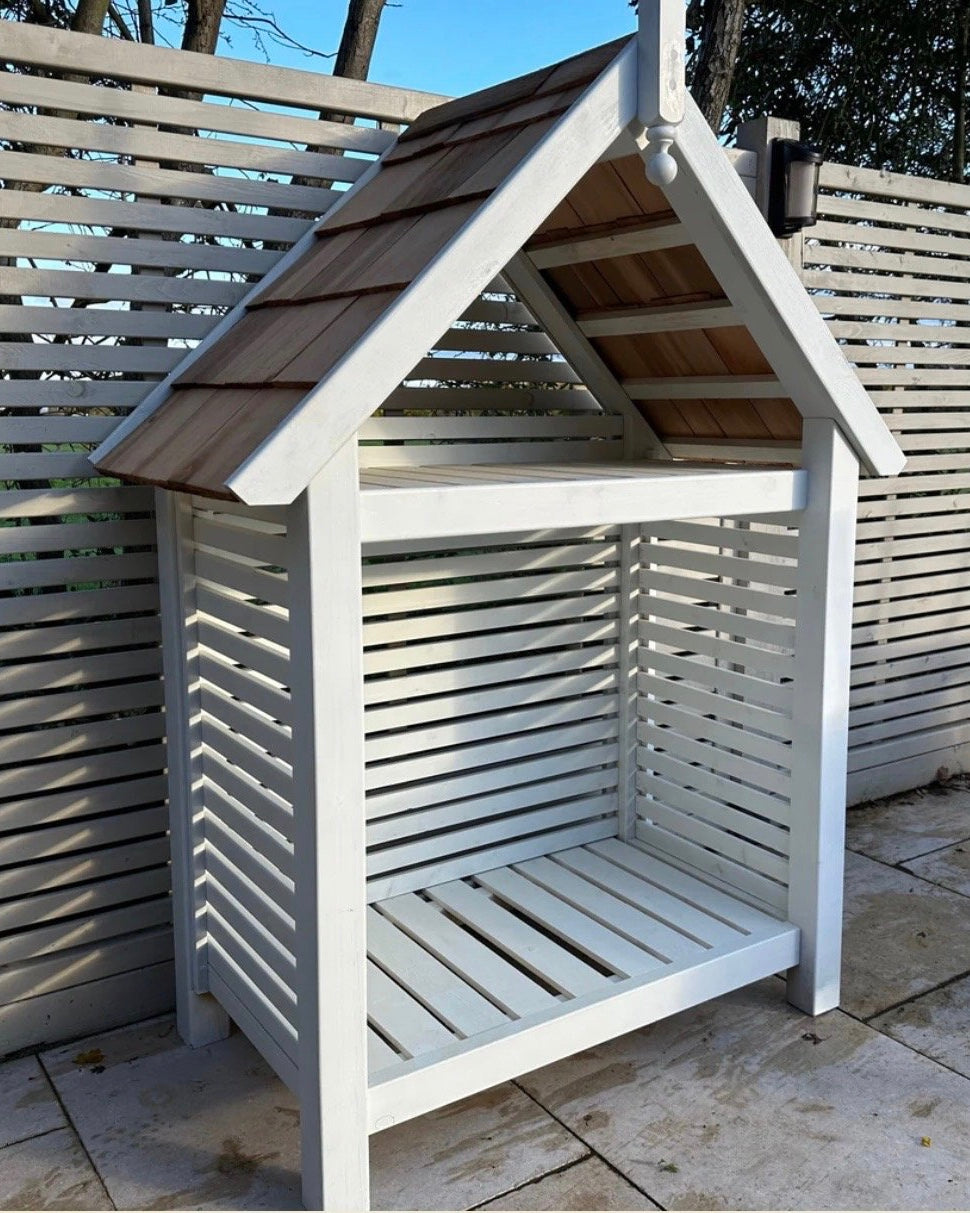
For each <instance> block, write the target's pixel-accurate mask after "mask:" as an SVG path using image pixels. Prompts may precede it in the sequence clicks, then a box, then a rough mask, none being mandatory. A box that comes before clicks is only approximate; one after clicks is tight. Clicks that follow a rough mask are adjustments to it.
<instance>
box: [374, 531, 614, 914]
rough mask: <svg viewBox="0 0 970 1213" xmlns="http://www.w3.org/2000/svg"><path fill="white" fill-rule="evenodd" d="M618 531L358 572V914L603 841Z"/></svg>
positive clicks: (610, 810)
mask: <svg viewBox="0 0 970 1213" xmlns="http://www.w3.org/2000/svg"><path fill="white" fill-rule="evenodd" d="M618 560H619V534H618V532H612V531H610V532H604V531H591V532H578V531H570V532H559V531H557V532H552V533H543V534H531V535H528V534H523V535H518V536H512V537H508V536H503V537H502V538H501V539H496V540H494V541H490V540H489V539H488V538H487V537H486V538H483V539H481V540H478V541H476V546H475V547H473V548H471V547H464V548H462V547H459V548H456V547H455V545H454V541H450V542H449V541H442V542H440V543H438V544H437V545H434V546H430V547H429V546H424V545H423V544H422V545H421V546H420V547H418V546H414V547H401V546H398V547H397V548H396V549H394V550H390V551H387V550H384V549H383V548H382V547H380V546H378V545H375V546H373V547H370V548H368V549H367V550H366V554H365V561H364V612H365V619H364V643H365V646H366V649H365V655H364V668H365V679H366V683H365V702H366V730H367V738H366V753H367V794H368V804H367V807H368V818H369V822H370V825H369V834H368V842H369V859H368V862H369V877H370V896H371V898H372V900H378V899H381V898H385V897H389V896H392V895H395V894H398V893H403V892H406V891H409V890H413V889H417V888H421V887H424V886H425V885H428V884H432V883H435V882H436V881H440V880H446V879H453V878H456V877H459V876H463V875H466V874H468V873H471V872H475V871H482V870H483V869H484V868H486V867H490V866H498V865H499V864H504V863H511V862H513V861H518V860H522V859H527V858H530V857H532V856H537V855H542V854H545V853H547V852H549V851H552V850H556V849H559V848H562V847H565V846H572V845H580V844H582V843H584V842H588V841H590V840H592V839H596V838H604V837H609V836H611V835H613V834H615V833H616V828H617V825H616V812H617V751H618V717H617V710H618V683H617V660H618V651H619V639H620V624H619V619H618V614H619V569H618Z"/></svg>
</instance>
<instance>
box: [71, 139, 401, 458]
mask: <svg viewBox="0 0 970 1213" xmlns="http://www.w3.org/2000/svg"><path fill="white" fill-rule="evenodd" d="M396 148H397V140H396V139H395V140H394V142H393V143H392V144H391V145H390V147H388V148H387V149H386V150H385V151H384V152H382V154H381V156H380V157H379V158H378V159H377V160H375V161H374V163H373V164H372V165H371V166H370V168H368V169H367V171H366V172H365V173H362V174H361V176H360V177H358V178H357V180H356V181H355V182H354V184H353V185H352V186H351V187H350V189H348V190H344V192H343V193H342V194H341V195H340V197H339V198H338V199H337V200H336V201H335V202H334V204H333V205H332V206H331V207H330V208H329V209H328V210H327V211H325V212H324V214H323V215H321V216H320V217H319V218H317V219H311V220H308V227H307V230H306V231H305V232H304V233H303V235H302V236H301V237H300V239H299V240H297V242H296V243H295V244H293V245H291V246H290V247H289V249H287V251H286V252H285V253H284V254H283V256H282V257H280V259H279V261H277V262H276V264H275V265H274V266H273V267H272V268H271V269H269V270H267V272H266V273H265V274H264V275H263V277H262V278H260V280H259V281H258V282H256V283H254V284H253V286H252V288H251V289H250V290H248V291H247V292H246V294H245V295H244V296H243V298H242V299H241V300H240V301H239V302H238V303H237V304H236V306H235V307H234V308H231V309H230V310H229V311H228V312H226V314H225V315H224V316H223V317H222V319H221V320H220V321H219V323H218V324H217V325H216V326H215V328H212V329H210V330H209V332H208V333H206V335H205V336H204V337H203V338H202V340H201V341H200V342H199V344H198V345H197V346H196V347H195V348H194V349H192V350H189V351H187V352H186V355H185V357H184V358H183V359H182V360H181V361H180V362H178V363H176V365H175V366H174V367H173V368H172V369H171V370H170V371H169V373H168V374H167V375H166V376H165V378H164V379H162V380H161V381H160V382H159V383H157V384H156V385H155V387H153V388H152V390H151V391H150V392H149V393H148V395H147V396H146V397H145V399H144V400H143V401H142V402H141V404H139V405H138V407H137V408H135V409H133V410H132V411H131V412H130V413H129V414H128V416H127V417H126V418H125V419H124V420H123V421H121V422H119V423H118V425H116V426H115V428H114V429H113V430H112V431H111V433H110V434H109V435H108V437H107V438H105V440H104V442H102V443H101V445H100V446H99V447H96V448H95V450H93V451H92V452H91V454H90V455H89V456H88V460H89V462H91V463H92V464H94V466H95V467H98V465H99V464H100V463H102V462H103V461H104V460H105V459H106V458H107V457H108V455H109V454H110V453H111V452H112V451H113V450H114V448H115V447H116V446H117V445H118V443H119V442H121V441H122V439H124V438H127V437H128V435H129V434H130V433H131V432H132V430H136V429H138V427H139V426H140V425H141V424H142V422H143V421H147V420H148V418H149V417H150V416H151V415H152V414H153V413H156V412H157V411H158V410H159V409H160V408H161V407H162V405H163V404H164V403H165V401H166V400H168V398H169V396H171V394H172V387H173V385H174V384H175V382H176V380H178V379H181V378H182V376H183V375H184V374H185V372H186V371H187V370H188V369H189V367H190V366H192V365H193V363H195V362H197V361H198V360H199V359H200V358H201V357H202V355H203V354H205V353H206V352H207V351H208V350H210V349H212V347H213V346H214V345H215V344H216V342H217V341H221V340H222V338H223V337H225V335H226V334H227V333H228V332H229V331H230V330H231V329H233V328H235V326H236V325H237V324H238V323H239V321H240V320H242V318H243V317H244V316H245V315H246V310H247V308H248V307H249V305H250V304H251V303H252V302H254V300H256V299H257V298H258V297H259V296H260V295H261V294H262V293H263V291H265V290H267V289H268V288H269V287H270V286H272V284H273V283H274V282H275V281H276V280H277V279H278V278H280V277H281V276H282V275H283V274H285V273H286V271H287V270H288V269H289V268H290V267H291V266H292V265H295V264H296V263H297V261H299V260H300V258H301V257H302V256H303V255H304V253H307V252H309V250H310V249H311V248H313V246H314V244H315V243H316V240H317V229H318V228H319V227H320V224H321V222H322V220H323V219H329V218H330V216H331V215H333V214H334V213H335V212H336V211H339V210H340V208H341V207H342V206H346V204H347V202H348V201H349V199H350V198H351V197H356V195H357V194H358V193H360V191H361V190H362V189H365V188H366V187H367V185H368V184H369V183H370V182H371V181H373V179H374V178H375V177H376V176H377V174H378V173H379V172H380V170H381V164H382V162H383V160H384V158H385V157H386V156H389V155H390V154H391V153H392V152H393V151H395V150H396Z"/></svg>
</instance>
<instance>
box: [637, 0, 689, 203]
mask: <svg viewBox="0 0 970 1213" xmlns="http://www.w3.org/2000/svg"><path fill="white" fill-rule="evenodd" d="M638 13H639V20H638V24H637V119H638V120H639V122H640V123H642V125H643V127H644V128H645V131H644V137H645V140H646V143H647V145H648V154H645V156H644V167H645V169H646V173H647V179H648V180H649V181H652V182H653V184H654V185H659V186H661V187H663V186H664V185H669V184H670V182H671V181H673V179H674V178H675V177H676V176H677V162H676V161H675V160H674V158H673V157H672V156H671V154H670V147H671V144H672V143H673V142H674V140H675V139H676V137H677V127H678V125H679V124H680V123H681V122H683V120H684V111H685V107H686V95H687V85H686V79H685V75H684V64H685V60H686V45H685V44H686V19H685V9H684V2H683V0H640V4H639V6H638Z"/></svg>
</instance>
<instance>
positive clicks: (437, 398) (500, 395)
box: [360, 279, 623, 467]
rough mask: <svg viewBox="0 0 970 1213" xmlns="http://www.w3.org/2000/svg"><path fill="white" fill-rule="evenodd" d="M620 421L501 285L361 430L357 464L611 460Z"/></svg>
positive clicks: (618, 444)
mask: <svg viewBox="0 0 970 1213" xmlns="http://www.w3.org/2000/svg"><path fill="white" fill-rule="evenodd" d="M622 439H623V420H622V418H621V417H617V416H610V415H608V414H605V413H603V412H602V410H601V409H600V406H599V405H598V404H597V402H596V400H595V399H594V398H593V396H592V394H591V393H590V392H589V391H588V390H587V388H586V387H585V386H584V385H583V384H582V383H581V382H580V379H579V376H578V375H577V374H576V372H575V371H574V370H573V369H572V367H571V366H570V365H569V364H568V362H567V361H566V360H565V359H564V358H563V356H562V354H561V353H560V352H559V350H558V349H557V347H556V346H555V344H554V343H553V342H552V340H551V339H550V338H549V337H548V336H547V335H546V333H545V332H544V331H543V330H542V329H541V328H540V326H539V324H538V323H537V321H536V320H535V317H534V316H533V315H532V313H531V312H530V311H529V310H528V308H526V306H525V305H524V304H523V303H522V302H521V300H519V299H518V297H517V296H516V295H515V293H514V292H513V291H512V290H511V289H510V288H509V287H508V286H507V285H506V284H505V283H504V282H503V281H502V280H501V279H499V280H497V281H496V282H494V283H492V284H491V285H490V286H489V288H488V289H487V290H486V291H484V292H483V293H482V295H481V296H480V297H479V298H478V299H477V300H476V301H475V302H474V303H473V304H472V305H471V307H469V308H468V310H467V311H466V312H465V313H464V315H463V316H462V317H461V318H460V319H459V320H457V321H456V322H455V323H454V324H453V325H452V326H451V328H449V329H448V331H447V332H446V333H444V334H443V336H442V337H441V340H440V341H439V342H438V343H437V345H436V346H435V347H434V348H433V349H432V350H430V351H429V353H428V356H427V357H426V358H424V359H422V360H421V361H420V362H419V363H418V365H417V366H416V367H415V368H414V370H413V371H412V372H411V374H410V375H409V376H408V378H407V379H406V380H405V381H404V383H403V384H402V385H401V387H400V388H399V389H398V390H397V391H395V392H394V393H392V395H391V396H390V397H389V399H388V400H387V402H386V404H385V405H384V406H383V408H381V409H379V410H378V411H377V413H376V414H375V416H374V417H373V418H372V419H371V420H370V421H369V422H368V423H367V424H366V425H365V426H364V427H363V429H362V431H361V436H360V442H361V447H360V457H361V464H362V466H365V467H368V466H369V467H375V466H376V467H388V466H391V467H408V466H414V465H416V464H424V465H428V464H435V463H445V464H461V463H542V462H557V461H564V462H570V463H575V462H582V461H586V460H598V461H603V460H608V459H619V458H620V457H621V455H622Z"/></svg>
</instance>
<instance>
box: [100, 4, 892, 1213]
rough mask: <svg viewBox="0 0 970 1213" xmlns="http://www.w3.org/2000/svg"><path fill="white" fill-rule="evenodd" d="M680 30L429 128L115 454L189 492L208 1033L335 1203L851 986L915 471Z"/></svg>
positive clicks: (320, 231)
mask: <svg viewBox="0 0 970 1213" xmlns="http://www.w3.org/2000/svg"><path fill="white" fill-rule="evenodd" d="M641 9H642V10H643V12H642V15H641V29H640V34H639V37H638V38H634V39H632V40H631V41H629V42H628V43H626V44H623V43H619V44H612V45H610V46H607V47H602V48H599V49H597V50H594V51H591V52H589V53H588V54H585V55H582V56H579V57H578V58H575V59H571V60H568V61H566V62H564V63H560V64H557V65H555V66H553V67H551V68H548V69H545V70H543V71H540V72H536V73H534V74H532V75H530V76H527V77H524V78H522V79H518V80H514V81H511V82H509V83H507V84H504V85H501V86H499V87H497V88H494V89H489V90H486V91H485V92H482V93H479V94H476V95H474V96H472V97H468V98H464V99H461V100H458V101H454V102H449V103H448V104H445V105H443V106H440V107H438V108H436V109H432V110H429V111H427V112H425V113H424V114H423V115H422V116H421V117H420V118H419V119H418V120H417V121H415V122H414V124H413V125H412V126H411V127H410V128H409V129H408V130H407V131H406V132H405V133H404V134H402V135H401V136H400V137H399V138H398V139H397V141H396V142H395V143H394V144H393V146H391V147H390V148H389V149H388V151H386V152H385V153H384V154H383V156H382V157H381V159H380V161H379V162H378V163H377V164H376V166H375V167H374V168H373V169H372V170H370V171H368V172H367V173H366V174H365V175H364V176H362V177H361V178H360V180H359V181H358V182H357V183H356V184H355V185H354V186H353V187H352V188H351V189H349V190H348V191H347V192H346V193H345V194H343V195H342V196H341V198H340V199H339V201H338V202H337V203H336V204H335V205H334V206H333V207H332V209H331V210H330V211H329V212H328V213H327V214H326V215H325V216H324V218H323V219H322V220H321V221H320V223H319V224H318V225H317V226H316V229H315V231H314V232H312V233H311V234H310V235H309V236H308V237H306V238H305V239H304V240H303V241H302V242H301V243H300V244H298V245H297V246H295V247H294V249H293V250H292V252H291V253H290V254H289V255H287V256H286V257H285V258H284V259H283V261H282V262H281V263H280V265H279V267H278V268H277V269H276V270H274V271H273V272H272V273H271V274H270V276H269V277H268V278H267V279H266V280H264V281H263V283H262V284H261V285H260V286H259V287H258V288H256V289H255V290H254V291H253V292H252V293H251V295H250V296H249V297H248V299H246V300H245V302H244V303H243V304H242V305H240V307H239V308H237V309H236V311H234V312H232V313H231V314H230V315H229V316H228V317H227V318H226V320H225V321H224V322H223V324H222V325H220V326H219V328H218V329H217V330H216V331H215V332H214V333H213V335H212V336H211V337H210V338H209V339H207V340H206V341H204V342H203V343H202V345H200V346H199V347H198V349H196V350H195V351H193V352H192V353H191V354H189V355H188V356H187V357H186V358H185V360H184V361H183V362H182V364H181V365H180V366H179V367H178V368H177V370H176V371H175V372H174V373H173V374H172V375H171V376H169V378H168V379H167V380H166V381H165V382H164V383H162V384H160V385H159V387H158V389H157V390H156V391H154V392H153V393H152V395H151V396H150V397H149V398H148V399H147V400H146V402H145V403H144V404H143V405H142V406H141V408H139V409H138V410H137V411H136V412H135V413H134V414H133V415H132V417H131V418H130V419H129V420H128V421H127V422H124V423H122V425H121V426H120V428H119V429H118V430H117V431H116V432H115V434H114V435H113V436H112V438H111V439H109V440H108V441H107V442H106V443H105V444H104V445H103V446H102V447H101V448H99V450H98V451H97V452H96V454H95V456H94V462H95V464H96V466H98V467H99V468H100V469H101V470H103V471H105V472H109V473H112V474H115V475H120V476H124V477H127V478H129V479H131V480H135V481H139V482H143V483H147V484H153V485H156V486H159V492H158V498H159V501H158V517H159V520H160V551H161V553H162V562H163V564H162V573H163V601H164V652H165V683H166V710H167V713H168V732H169V746H170V772H171V775H170V779H171V810H172V825H171V829H172V839H173V852H174V861H175V862H174V871H173V885H174V892H175V897H176V906H177V915H176V925H177V948H178V956H179V966H178V972H179V1024H180V1030H181V1032H182V1034H183V1035H184V1036H185V1038H186V1039H187V1040H189V1041H190V1042H192V1043H193V1044H202V1043H205V1042H208V1041H211V1040H213V1039H216V1038H218V1037H219V1036H220V1035H223V1034H224V1033H225V1032H226V1031H227V1030H228V1018H227V1017H228V1016H231V1017H232V1019H233V1020H235V1021H236V1023H238V1025H239V1026H240V1028H241V1029H242V1030H243V1031H244V1032H246V1033H247V1035H248V1036H249V1037H250V1039H251V1040H252V1041H253V1043H254V1044H255V1045H256V1047H257V1048H258V1049H260V1051H261V1052H262V1053H263V1055H264V1056H265V1057H266V1058H267V1060H268V1061H269V1062H270V1063H271V1064H272V1065H273V1066H274V1067H275V1069H276V1070H277V1072H278V1073H279V1074H280V1076H281V1077H282V1078H283V1079H284V1081H286V1082H287V1083H289V1084H290V1085H291V1086H292V1087H293V1088H294V1089H296V1090H298V1091H299V1094H300V1100H301V1108H302V1142H303V1174H304V1198H305V1201H306V1204H307V1205H308V1207H325V1208H327V1209H339V1210H343V1209H358V1208H365V1207H366V1206H367V1200H368V1191H367V1189H368V1177H367V1138H368V1134H369V1133H372V1132H375V1131H379V1130H380V1129H383V1128H386V1127H388V1126H390V1125H393V1124H397V1123H400V1122H401V1121H404V1120H407V1119H408V1118H409V1117H414V1116H417V1115H420V1114H421V1113H423V1112H426V1111H428V1110H430V1109H432V1108H435V1107H439V1106H441V1105H443V1104H446V1103H449V1102H450V1101H452V1100H455V1099H458V1098H460V1097H462V1096H466V1095H469V1094H471V1093H473V1092H475V1091H478V1090H481V1089H483V1088H485V1087H489V1086H492V1085H494V1084H495V1083H497V1082H500V1081H503V1080H505V1079H508V1078H510V1077H512V1076H514V1075H516V1074H519V1073H521V1072H523V1071H525V1070H529V1069H533V1068H535V1067H536V1066H539V1065H543V1064H545V1063H548V1062H552V1061H555V1060H556V1059H558V1058H561V1057H563V1056H565V1055H568V1054H570V1053H573V1052H575V1051H577V1050H580V1049H584V1048H588V1047H591V1046H593V1045H595V1044H597V1043H600V1042H602V1041H604V1040H606V1039H609V1038H610V1037H612V1036H615V1035H617V1034H619V1033H623V1032H626V1031H629V1030H631V1029H634V1028H637V1027H641V1026H643V1025H645V1024H647V1023H650V1022H652V1021H654V1020H656V1019H658V1018H660V1017H663V1016H666V1015H670V1014H671V1013H673V1012H676V1011H679V1010H682V1009H684V1008H686V1007H689V1006H691V1005H694V1004H696V1003H698V1002H700V1001H703V1000H705V999H708V998H711V997H714V996H716V995H718V994H721V993H723V992H725V991H728V990H732V989H735V988H737V987H739V986H742V985H745V984H747V983H749V982H753V981H757V980H760V979H761V978H764V977H765V976H767V975H769V974H772V973H777V972H780V971H784V970H787V971H788V973H789V978H790V979H789V987H788V989H789V998H790V999H791V1000H792V1001H793V1002H794V1003H795V1005H797V1006H798V1007H800V1008H802V1009H803V1010H805V1011H806V1012H807V1013H809V1014H816V1013H819V1012H822V1011H825V1010H828V1009H830V1008H831V1007H833V1006H835V1005H836V1003H837V1000H838V974H839V957H840V918H841V883H842V866H841V865H842V821H843V809H844V788H845V761H846V758H845V755H846V714H847V702H848V661H849V626H850V614H849V612H850V603H851V587H852V560H853V534H854V517H855V496H856V477H857V473H858V470H859V465H860V464H861V465H862V467H863V468H864V469H865V471H866V472H868V473H870V474H875V475H893V474H896V473H898V471H899V470H900V468H901V466H902V463H903V458H902V455H901V453H900V451H899V449H898V447H897V445H896V443H895V442H894V440H893V438H892V437H891V435H890V433H889V431H888V430H887V429H886V427H885V426H884V424H883V422H882V421H881V420H880V418H879V416H878V414H877V412H876V409H875V408H874V406H873V405H872V403H871V401H870V400H869V398H868V396H867V395H866V393H865V391H864V390H863V388H862V387H861V386H860V385H859V382H858V379H857V378H856V376H855V374H854V373H853V371H852V370H851V368H850V367H849V366H848V364H847V363H846V361H845V359H844V358H843V356H842V354H841V352H840V350H839V348H838V346H837V345H836V343H835V341H834V340H833V338H832V337H831V336H830V334H829V332H828V330H827V328H826V326H825V324H824V322H823V321H822V320H821V319H820V318H819V316H818V313H817V311H816V309H815V307H814V305H813V304H812V302H811V301H810V299H809V298H808V296H807V295H806V293H805V291H804V289H803V288H802V286H801V285H800V283H799V281H798V279H797V277H796V275H795V273H794V271H793V270H792V268H791V266H790V265H789V263H788V261H787V259H786V257H785V255H784V254H783V253H782V251H780V249H779V248H778V246H777V244H776V242H775V241H774V239H773V237H772V236H771V234H770V232H769V230H768V227H767V225H766V224H765V222H764V220H763V219H762V217H761V215H760V213H759V211H758V209H757V208H756V206H755V204H754V202H753V201H752V199H751V198H750V196H749V194H748V192H747V191H746V189H745V187H744V185H743V184H742V182H741V180H740V179H739V177H738V175H737V173H736V172H735V170H734V168H733V167H732V165H731V163H730V161H729V159H728V158H727V156H726V154H725V152H724V150H723V149H722V148H721V147H720V146H719V145H718V143H717V141H716V139H715V138H714V136H713V135H712V134H711V132H710V131H709V129H708V128H707V126H706V125H705V123H704V120H703V118H702V117H701V116H700V114H699V113H698V111H697V110H696V108H695V107H694V106H693V105H692V103H691V102H690V100H689V98H685V97H684V94H683V80H682V53H681V50H680V46H679V41H678V39H679V34H678V22H677V21H674V20H673V19H672V16H671V14H672V13H674V12H676V11H677V10H679V9H682V5H679V4H676V3H675V4H673V5H667V4H666V3H665V4H663V5H646V4H641ZM678 20H680V19H679V18H678ZM680 25H681V29H680V33H681V34H682V20H681V21H680ZM645 164H646V169H647V172H648V173H649V175H650V178H651V180H650V181H648V180H647V178H646V176H645V172H644V166H645ZM698 417H700V418H703V419H704V430H703V432H705V433H707V434H709V433H711V432H713V433H715V434H717V435H719V437H717V438H716V439H711V438H709V437H708V438H705V439H704V447H703V451H702V452H700V453H701V454H703V456H704V459H703V461H699V460H696V459H695V460H689V459H684V458H683V457H682V456H683V455H684V454H685V452H686V453H689V452H690V444H689V435H691V434H692V433H694V432H696V430H695V427H694V426H692V424H691V423H690V422H691V419H692V418H693V419H696V418H698ZM712 427H713V428H712ZM799 445H800V447H801V452H802V459H801V463H800V465H798V466H794V465H792V464H791V462H790V459H791V455H790V452H791V450H792V448H793V447H794V448H797V447H798V446H799ZM752 448H755V449H756V450H757V451H759V452H760V453H761V460H762V462H761V463H759V464H755V463H751V462H749V461H748V460H750V456H751V452H752ZM674 456H678V457H674Z"/></svg>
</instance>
